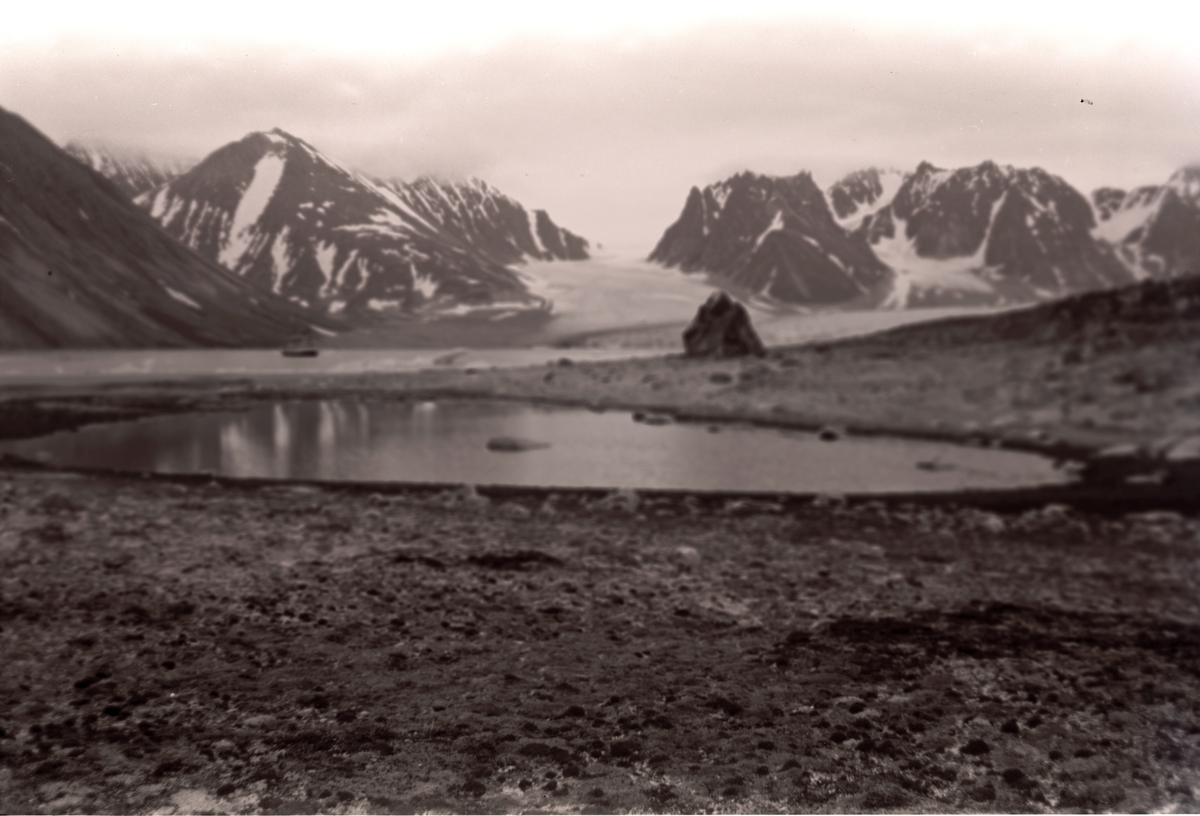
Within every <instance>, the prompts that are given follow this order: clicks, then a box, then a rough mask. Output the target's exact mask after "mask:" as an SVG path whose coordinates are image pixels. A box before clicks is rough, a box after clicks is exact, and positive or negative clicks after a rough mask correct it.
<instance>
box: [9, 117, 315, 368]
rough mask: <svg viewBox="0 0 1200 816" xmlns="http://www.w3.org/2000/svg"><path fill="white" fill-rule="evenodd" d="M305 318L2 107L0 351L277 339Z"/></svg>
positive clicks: (306, 323) (307, 323) (303, 326)
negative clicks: (190, 244)
mask: <svg viewBox="0 0 1200 816" xmlns="http://www.w3.org/2000/svg"><path fill="white" fill-rule="evenodd" d="M313 325H314V322H313V321H312V320H311V319H310V318H309V317H308V316H307V315H306V314H305V313H304V312H302V311H301V310H299V309H296V308H295V307H293V306H291V305H290V304H288V303H287V302H285V301H283V300H281V299H278V298H275V297H272V296H270V295H265V294H263V293H261V292H257V291H255V290H253V289H252V288H251V287H249V286H248V285H247V284H246V283H245V282H244V281H242V280H241V279H239V278H237V277H236V276H234V275H232V274H230V273H229V272H228V271H226V270H225V269H223V268H221V267H220V266H218V265H217V264H214V263H211V262H209V261H206V260H205V259H203V258H201V257H200V256H198V255H197V254H196V253H195V252H193V251H191V250H190V249H188V248H187V247H185V246H183V245H182V244H180V243H179V242H177V241H175V240H174V239H172V238H171V237H170V236H169V235H167V234H166V233H164V232H163V231H162V230H161V229H160V228H159V227H158V225H157V224H156V223H155V222H154V221H153V220H151V219H150V218H149V217H147V216H146V214H145V213H144V212H142V211H141V210H140V209H138V207H137V206H135V205H134V204H133V203H132V202H131V201H130V200H129V199H128V197H126V196H125V195H124V194H123V193H122V192H121V190H120V189H119V188H118V187H117V186H116V185H115V184H114V183H112V182H110V181H108V180H107V179H105V178H104V177H103V176H101V175H100V174H99V173H97V172H94V171H92V170H90V169H88V168H87V167H85V166H83V165H82V164H80V162H78V161H77V160H75V159H73V158H72V157H71V156H69V155H68V154H67V153H65V152H64V151H63V150H62V149H60V148H59V147H57V146H56V145H55V144H53V143H52V142H51V141H50V140H49V139H47V138H46V137H45V136H43V135H42V134H41V133H39V132H38V131H37V130H36V129H34V128H33V127H32V126H31V125H29V124H28V123H27V122H25V121H24V120H23V119H21V118H20V117H18V116H16V115H14V114H11V113H8V112H7V111H3V110H0V348H57V347H74V346H90V347H179V346H274V345H278V344H280V343H282V342H284V341H285V340H286V339H287V338H289V337H291V336H293V335H294V334H296V333H298V332H302V331H307V330H309V329H310V328H311V327H312V326H313ZM316 325H317V326H318V327H320V326H324V328H325V329H326V330H328V329H329V328H330V324H328V323H326V322H324V321H320V322H317V323H316Z"/></svg>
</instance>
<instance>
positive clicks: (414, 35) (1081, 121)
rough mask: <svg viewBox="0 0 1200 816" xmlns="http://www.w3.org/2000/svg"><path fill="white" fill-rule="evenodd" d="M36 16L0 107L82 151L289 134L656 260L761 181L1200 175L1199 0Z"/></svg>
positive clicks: (1, 80) (207, 5)
mask: <svg viewBox="0 0 1200 816" xmlns="http://www.w3.org/2000/svg"><path fill="white" fill-rule="evenodd" d="M23 5H24V6H26V7H28V8H25V9H23V10H21V11H16V12H15V13H14V11H13V10H11V9H10V10H8V11H6V13H5V24H4V26H3V28H2V29H0V107H3V108H5V109H7V110H9V111H12V112H14V113H17V114H19V115H21V116H23V117H24V118H25V119H26V120H27V121H29V122H30V123H31V124H33V125H34V126H35V127H37V128H39V129H40V130H41V131H42V132H43V133H45V134H46V135H47V136H49V137H50V138H51V139H53V140H54V141H56V142H58V143H60V144H62V143H65V142H66V141H68V140H71V139H78V140H84V141H94V142H101V143H107V144H110V145H115V146H118V147H125V148H136V149H144V150H146V151H148V152H150V153H152V154H157V155H162V156H175V157H185V158H194V159H199V158H202V157H203V156H204V155H206V154H207V153H209V152H211V151H212V150H215V149H216V148H218V147H220V146H222V145H223V144H226V143H228V142H230V141H234V140H236V139H239V138H241V137H242V136H244V135H245V134H247V133H249V132H252V131H255V130H268V129H270V128H273V127H281V128H283V129H284V130H286V131H288V132H290V133H292V134H294V135H296V136H299V137H301V138H303V139H305V140H306V141H308V142H309V143H310V144H312V145H314V146H315V147H317V148H318V149H320V150H321V151H323V152H324V153H326V154H327V155H329V156H330V157H331V158H333V159H335V160H337V161H338V162H340V163H342V164H344V165H347V166H350V167H353V168H355V169H357V170H360V171H362V172H365V173H368V174H370V175H373V176H378V177H383V178H398V179H412V178H415V177H417V176H420V175H423V174H435V175H439V176H442V177H445V178H450V179H455V178H464V177H468V176H476V177H479V178H482V179H484V180H486V181H487V182H489V183H490V184H492V185H494V186H496V187H498V188H499V189H500V190H502V191H504V192H505V193H507V194H509V195H511V196H513V197H515V198H517V199H518V200H520V201H521V202H522V203H524V204H525V205H526V206H529V207H534V208H543V209H546V210H548V211H549V213H550V215H551V217H552V218H554V220H555V221H556V222H558V223H559V224H560V225H562V226H565V227H567V228H568V229H571V230H573V231H575V232H577V233H579V234H581V235H583V236H585V237H586V238H588V239H589V240H590V241H592V243H593V245H595V244H597V243H599V244H602V245H603V246H604V248H605V250H607V251H615V252H617V253H621V254H626V255H631V256H638V257H644V256H645V255H646V254H648V253H649V252H650V251H651V249H652V248H653V247H654V244H655V243H656V242H657V240H658V238H659V237H660V236H661V234H662V232H663V230H664V229H665V228H666V227H667V226H668V225H669V224H670V223H671V222H673V221H674V220H675V219H676V218H677V217H678V215H679V212H680V210H681V209H682V207H683V203H684V200H685V198H686V196H687V193H688V191H689V189H690V188H691V187H692V186H694V185H695V186H703V185H705V184H709V183H712V182H715V181H718V180H720V179H722V178H725V177H727V176H729V175H732V174H733V173H735V172H739V171H742V170H753V171H755V172H759V173H767V174H786V175H791V174H794V173H797V172H801V171H808V172H811V173H812V174H813V175H814V177H815V179H816V180H817V182H818V183H819V184H821V185H822V186H827V185H828V184H830V183H832V182H833V181H835V180H837V179H838V178H840V177H841V176H842V175H844V174H845V173H847V172H850V171H852V170H855V169H859V168H861V167H866V166H880V167H896V168H898V169H901V170H911V169H913V168H914V167H915V166H916V165H917V163H918V162H920V161H922V160H928V161H931V162H933V163H934V164H935V165H938V166H941V167H961V166H967V165H973V164H977V163H979V162H981V161H984V160H986V159H992V160H994V161H997V162H999V163H1001V164H1013V165H1016V166H1033V165H1036V166H1040V167H1043V168H1045V169H1046V170H1048V171H1050V172H1052V173H1055V174H1057V175H1060V176H1062V177H1063V178H1065V179H1066V180H1067V181H1068V182H1070V183H1072V184H1073V185H1075V186H1076V187H1077V188H1078V189H1080V190H1081V191H1082V192H1084V193H1087V192H1090V191H1091V190H1092V189H1094V188H1095V187H1098V186H1102V185H1111V186H1117V187H1123V188H1129V187H1133V186H1137V185H1141V184H1155V183H1162V182H1164V181H1165V180H1166V179H1167V177H1168V176H1169V175H1170V174H1171V172H1173V171H1174V170H1175V169H1177V168H1178V167H1180V166H1182V165H1183V164H1185V163H1189V162H1198V161H1200V37H1197V36H1196V33H1195V32H1196V31H1200V26H1198V25H1197V23H1200V11H1197V10H1192V9H1190V8H1189V7H1188V6H1187V5H1185V4H1182V3H1178V2H1175V1H1174V0H1170V1H1169V2H1166V1H1164V2H1160V1H1159V0H1145V1H1140V2H1138V3H1130V2H1125V3H1122V4H1120V5H1117V4H1113V5H1105V4H1104V3H1088V4H1086V5H1084V4H1076V3H1071V4H1055V3H1052V2H1045V0H1043V2H1032V1H1031V0H1012V1H1011V2H1000V3H990V4H986V5H988V6H990V7H989V8H978V7H977V6H980V5H985V4H972V3H963V2H957V3H923V2H888V3H881V2H867V3H854V2H841V3H836V4H835V3H797V2H792V3H779V2H766V1H764V0H745V1H744V2H737V3H730V2H728V1H727V0H726V2H721V3H714V2H707V0H694V2H686V3H684V2H670V3H664V2H655V1H654V0H642V1H641V2H632V1H631V0H615V1H614V2H608V3H603V4H601V3H590V4H589V3H567V2H562V0H556V2H544V1H543V0H512V2H504V3H490V4H482V3H474V2H440V3H432V2H425V3H421V4H415V3H388V4H385V3H373V2H361V0H339V2H337V3H323V4H319V5H316V4H308V3H293V4H287V3H279V2H270V3H266V2H257V0H241V1H240V2H232V0H211V1H210V2H208V1H206V2H204V3H201V4H170V3H163V2H161V0H160V1H159V2H155V3H144V2H121V1H120V0H114V2H108V3H96V2H94V0H89V1H88V2H70V1H68V2H63V3H56V4H40V7H39V4H23Z"/></svg>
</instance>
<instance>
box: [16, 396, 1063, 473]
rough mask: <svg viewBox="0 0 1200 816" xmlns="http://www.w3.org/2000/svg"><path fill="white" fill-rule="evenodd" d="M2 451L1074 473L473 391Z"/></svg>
mask: <svg viewBox="0 0 1200 816" xmlns="http://www.w3.org/2000/svg"><path fill="white" fill-rule="evenodd" d="M653 419H654V418H652V420H653ZM500 437H506V438H508V440H510V441H509V442H499V443H498V442H497V439H498V438H500ZM511 440H519V441H525V442H531V443H535V444H534V445H533V446H532V447H531V449H523V450H511V448H513V447H522V446H521V445H513V444H511ZM489 442H491V443H492V444H490V445H489ZM497 448H499V449H497ZM0 453H13V454H17V455H19V456H23V457H26V458H30V459H36V460H39V461H43V462H47V463H51V464H55V465H60V466H71V467H102V468H115V469H120V470H152V471H158V472H163V473H213V474H220V475H226V476H239V477H266V478H278V479H324V480H353V481H403V482H466V483H473V484H481V485H482V484H510V485H540V486H562V487H627V488H674V489H691V490H730V491H737V490H745V491H780V492H839V493H840V492H846V493H850V492H854V493H867V492H906V491H934V490H956V489H962V488H1009V487H1022V486H1032V485H1044V484H1054V483H1061V482H1065V481H1067V477H1066V476H1065V475H1064V474H1063V473H1061V472H1060V471H1058V470H1056V469H1055V468H1054V467H1053V465H1052V464H1051V462H1050V461H1049V460H1047V459H1045V458H1043V457H1040V456H1036V455H1033V454H1028V453H1019V452H1014V451H1004V450H994V449H988V448H972V447H964V446H958V445H948V444H939V443H934V442H921V441H911V440H902V439H887V438H854V437H850V438H842V439H839V440H837V441H833V442H826V441H821V440H819V439H817V437H816V436H815V435H814V434H809V433H801V432H795V431H782V430H776V429H768V428H755V427H750V426H742V425H728V424H726V425H720V426H717V425H703V424H690V423H673V422H667V423H666V424H651V423H647V422H639V421H635V420H634V417H633V415H631V414H630V413H628V412H624V411H608V412H604V413H597V412H594V411H589V410H585V409H581V408H560V407H546V406H536V405H528V404H523V403H512V402H495V401H492V402H489V401H466V400H462V401H455V400H443V401H438V402H395V401H391V402H385V401H374V402H371V401H352V400H311V401H294V402H278V403H274V404H266V405H263V406H261V407H258V408H255V409H253V410H250V411H245V412H238V413H196V414H175V415H169V416H162V417H153V418H149V419H142V420H137V421H133V422H120V423H112V424H106V425H93V426H88V427H85V428H82V429H80V430H78V431H73V432H61V433H56V434H53V435H50V436H46V437H41V438H39V439H29V440H17V441H10V442H4V443H0Z"/></svg>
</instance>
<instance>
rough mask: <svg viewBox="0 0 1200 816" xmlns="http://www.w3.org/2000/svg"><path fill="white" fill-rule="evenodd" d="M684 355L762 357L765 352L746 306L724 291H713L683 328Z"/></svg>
mask: <svg viewBox="0 0 1200 816" xmlns="http://www.w3.org/2000/svg"><path fill="white" fill-rule="evenodd" d="M683 347H684V351H685V353H686V354H687V356H688V357H747V356H751V355H753V356H757V357H762V356H764V355H765V354H766V353H767V350H766V348H764V347H763V344H762V340H760V339H759V337H758V334H757V333H755V331H754V327H753V326H751V325H750V313H749V312H747V311H746V307H745V306H743V305H742V304H740V303H738V302H737V301H735V300H734V299H733V298H731V297H729V295H727V294H725V293H724V292H713V293H712V295H710V296H709V298H708V300H706V301H705V302H704V305H703V306H701V307H700V310H699V311H697V312H696V317H695V318H694V319H693V320H692V323H691V325H690V326H688V327H687V329H685V330H684V332H683Z"/></svg>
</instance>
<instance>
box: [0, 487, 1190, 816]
mask: <svg viewBox="0 0 1200 816" xmlns="http://www.w3.org/2000/svg"><path fill="white" fill-rule="evenodd" d="M1198 554H1200V522H1198V521H1197V520H1196V519H1194V518H1185V517H1181V516H1178V515H1175V514H1171V513H1150V514H1141V515H1138V516H1123V517H1113V518H1102V517H1097V516H1086V515H1081V514H1079V513H1077V512H1075V511H1072V510H1069V509H1067V508H1063V507H1047V508H1042V509H1038V510H1032V511H1025V512H1022V513H1019V514H1018V513H1013V514H1007V515H996V514H990V513H985V512H982V511H979V510H972V509H959V510H954V509H938V508H934V507H915V506H888V505H884V504H882V503H871V504H856V505H845V504H843V503H839V502H838V501H836V500H832V501H823V500H818V501H817V502H814V503H813V504H811V505H807V506H804V507H801V508H800V509H798V510H796V511H788V512H786V513H785V512H780V508H779V507H778V506H774V505H771V504H770V503H757V504H756V503H746V502H721V503H716V504H713V503H709V504H703V503H701V502H699V501H693V500H686V499H672V500H667V499H662V500H658V501H651V500H647V499H645V498H642V499H639V498H638V497H636V496H632V495H621V494H614V495H612V496H609V497H598V496H597V497H586V496H584V497H581V496H579V495H570V494H562V495H558V496H555V495H554V494H545V493H536V492H530V493H528V494H519V495H516V496H515V497H513V498H510V499H508V500H505V501H501V500H496V499H492V500H489V499H488V498H485V497H481V496H479V495H477V494H475V493H474V492H472V491H470V490H463V491H457V492H448V491H447V492H441V493H426V494H420V493H417V492H414V491H408V492H396V493H390V494H387V495H381V494H379V493H370V492H368V491H364V490H354V489H349V488H346V489H339V490H334V489H325V488H318V487H313V486H303V485H292V486H287V485H276V486H271V487H255V486H235V485H230V484H228V483H222V484H218V483H206V482H201V481H191V482H172V481H168V480H158V479H132V478H131V479H119V478H98V477H90V476H77V475H71V474H56V473H53V472H39V471H22V470H9V471H0V654H2V655H3V666H2V668H0V810H2V811H3V812H6V813H12V812H19V813H43V812H47V813H49V812H81V811H82V812H95V813H126V812H138V813H141V812H162V813H171V812H222V813H225V812H228V813H258V812H276V813H316V812H328V813H353V812H393V811H394V812H412V811H435V812H438V811H440V812H446V811H452V812H472V811H481V812H511V811H543V812H544V811H556V812H579V811H586V812H612V811H634V812H651V811H654V812H676V811H682V812H703V811H751V812H774V811H834V812H854V811H872V810H882V811H898V810H900V811H903V810H911V811H926V812H945V811H1033V812H1040V811H1052V810H1066V811H1081V810H1082V811H1088V810H1112V809H1116V810H1122V811H1139V810H1156V811H1176V812H1187V811H1195V810H1196V809H1197V807H1198V803H1197V800H1196V798H1195V797H1197V796H1200V712H1198V709H1197V706H1198V705H1200V702H1198V701H1200V608H1198V604H1197V598H1200V561H1198V559H1197V555H1198Z"/></svg>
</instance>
